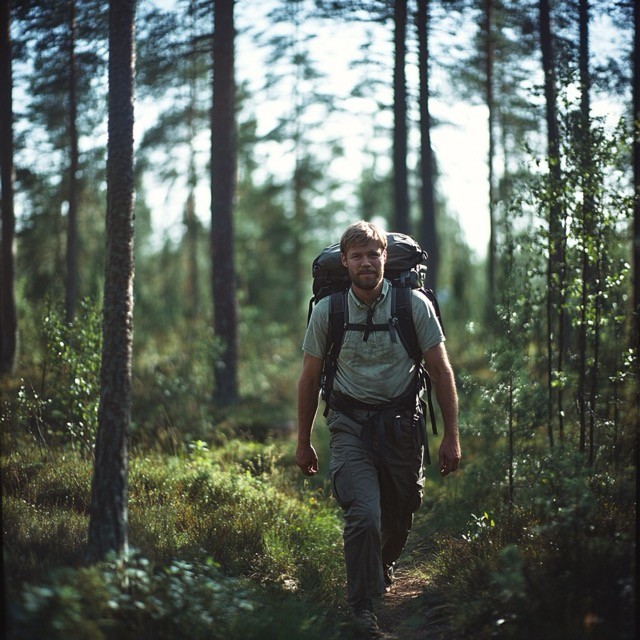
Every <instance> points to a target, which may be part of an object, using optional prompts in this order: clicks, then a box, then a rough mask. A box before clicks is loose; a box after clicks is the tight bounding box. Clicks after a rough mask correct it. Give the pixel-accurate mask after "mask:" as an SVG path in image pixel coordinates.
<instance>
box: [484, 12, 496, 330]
mask: <svg viewBox="0 0 640 640" xmlns="http://www.w3.org/2000/svg"><path fill="white" fill-rule="evenodd" d="M484 19H485V34H486V50H485V83H486V84H485V100H486V103H487V111H488V114H489V115H488V123H487V125H488V128H489V150H488V154H487V165H488V168H489V247H488V255H487V286H488V295H487V305H488V307H487V319H488V321H489V323H490V324H492V323H493V320H494V314H495V279H496V221H495V211H494V209H495V188H494V184H493V183H494V180H495V178H494V171H493V159H494V156H495V146H496V145H495V136H494V121H495V104H494V95H493V82H494V78H493V75H494V74H493V63H494V50H493V0H485V15H484Z"/></svg>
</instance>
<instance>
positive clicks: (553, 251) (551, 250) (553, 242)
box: [538, 0, 566, 447]
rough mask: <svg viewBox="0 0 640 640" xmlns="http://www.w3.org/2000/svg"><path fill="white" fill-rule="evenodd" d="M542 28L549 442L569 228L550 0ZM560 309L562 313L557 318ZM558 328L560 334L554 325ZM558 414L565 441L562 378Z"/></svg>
mask: <svg viewBox="0 0 640 640" xmlns="http://www.w3.org/2000/svg"><path fill="white" fill-rule="evenodd" d="M538 8H539V28H540V49H541V52H542V69H543V71H544V94H545V109H546V121H547V157H548V163H549V175H550V189H551V197H550V200H551V203H550V205H549V238H548V247H547V250H548V258H547V395H548V415H547V421H548V436H549V445H550V446H551V447H553V445H554V443H555V438H554V432H553V423H554V420H553V398H554V385H553V360H554V343H555V342H556V341H557V343H558V344H557V345H556V348H557V350H558V351H557V357H558V366H557V371H558V374H559V375H561V374H562V368H563V353H564V344H563V340H564V338H563V335H564V333H563V332H564V311H563V308H564V303H563V297H564V269H565V250H564V246H565V239H566V232H565V230H564V229H563V221H562V207H561V206H560V205H559V203H558V198H557V197H556V194H557V192H558V189H559V186H560V180H561V171H560V132H559V129H558V116H557V107H556V86H555V63H554V60H553V40H552V36H551V15H550V9H549V0H540V3H539V5H538ZM556 310H557V312H558V317H557V318H556V315H555V314H556ZM556 320H557V328H558V335H557V336H556V334H555V331H554V328H555V327H556ZM557 401H558V405H557V415H558V432H559V438H560V441H561V442H562V438H563V432H564V429H563V424H564V423H563V415H564V411H563V394H562V382H561V381H560V382H559V386H558V389H557Z"/></svg>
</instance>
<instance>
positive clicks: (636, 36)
mask: <svg viewBox="0 0 640 640" xmlns="http://www.w3.org/2000/svg"><path fill="white" fill-rule="evenodd" d="M633 24H634V31H633V133H634V135H633V186H634V194H635V198H634V204H633V313H634V317H633V320H632V329H631V332H632V336H631V344H632V345H633V346H634V347H635V352H636V374H637V373H638V371H640V366H639V365H638V358H640V3H638V2H634V3H633ZM639 467H640V385H636V469H638V468H639ZM636 578H640V570H639V571H638V572H637V574H636Z"/></svg>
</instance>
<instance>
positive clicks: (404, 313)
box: [391, 286, 440, 446]
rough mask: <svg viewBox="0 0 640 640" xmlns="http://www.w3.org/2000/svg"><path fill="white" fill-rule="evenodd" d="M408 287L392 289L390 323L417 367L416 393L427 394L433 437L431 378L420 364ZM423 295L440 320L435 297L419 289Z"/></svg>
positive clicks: (418, 344)
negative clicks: (432, 306)
mask: <svg viewBox="0 0 640 640" xmlns="http://www.w3.org/2000/svg"><path fill="white" fill-rule="evenodd" d="M411 291H412V289H411V288H410V287H402V286H399V287H393V290H392V292H391V321H392V323H393V325H394V326H395V328H396V329H397V331H398V337H399V338H400V342H401V343H402V346H403V347H404V348H405V351H406V352H407V353H408V354H409V357H410V358H412V359H413V360H414V361H415V363H416V365H417V367H418V379H417V385H416V386H417V393H420V392H421V391H422V390H423V389H426V392H427V402H426V404H427V409H428V411H429V419H430V421H431V430H432V432H433V434H434V435H437V434H438V428H437V425H436V414H435V410H434V407H433V400H432V398H431V378H430V377H429V374H428V372H427V370H426V368H425V366H424V364H423V362H422V351H421V350H420V342H419V340H418V334H417V333H416V326H415V324H414V323H413V313H412V310H411V296H412V293H411ZM420 291H421V292H422V294H423V295H426V297H427V298H429V300H432V302H433V303H434V307H435V309H436V315H437V316H438V320H439V319H440V312H439V309H438V307H437V304H438V302H437V300H435V295H433V292H431V296H429V295H428V293H427V292H426V291H425V290H423V289H420ZM425 446H426V434H425Z"/></svg>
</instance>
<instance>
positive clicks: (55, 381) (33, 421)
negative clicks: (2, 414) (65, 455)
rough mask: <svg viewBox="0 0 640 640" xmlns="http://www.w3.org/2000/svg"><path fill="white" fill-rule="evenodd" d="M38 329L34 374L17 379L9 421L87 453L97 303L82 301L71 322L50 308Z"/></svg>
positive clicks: (95, 384) (98, 336) (95, 385)
mask: <svg viewBox="0 0 640 640" xmlns="http://www.w3.org/2000/svg"><path fill="white" fill-rule="evenodd" d="M41 331H42V332H41V336H40V338H41V341H42V356H41V361H40V363H39V364H38V366H37V373H36V375H35V376H34V377H33V378H28V377H25V378H23V380H22V384H21V386H20V388H19V390H18V394H17V402H16V409H15V421H16V423H17V424H16V425H14V426H16V427H18V428H19V429H21V430H24V431H26V432H30V433H31V434H32V435H33V436H34V437H36V438H37V439H38V440H40V441H41V442H42V443H43V444H45V445H46V446H49V445H53V444H58V443H62V444H68V445H70V446H71V447H72V448H73V449H74V450H76V451H78V452H79V453H81V454H82V455H84V456H87V457H90V456H91V455H92V453H93V448H94V446H95V439H96V431H97V426H98V402H99V399H100V393H99V382H100V362H101V356H102V353H101V351H102V346H101V345H102V315H101V309H100V306H99V305H98V304H96V303H94V302H92V301H91V300H88V299H87V300H83V301H82V302H81V308H80V312H79V313H78V316H77V318H76V319H75V320H74V322H73V323H72V324H68V323H66V322H65V321H64V319H63V312H62V311H61V310H59V309H57V308H55V307H52V308H51V309H49V311H48V312H47V313H46V314H45V316H44V317H43V319H42V324H41Z"/></svg>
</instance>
